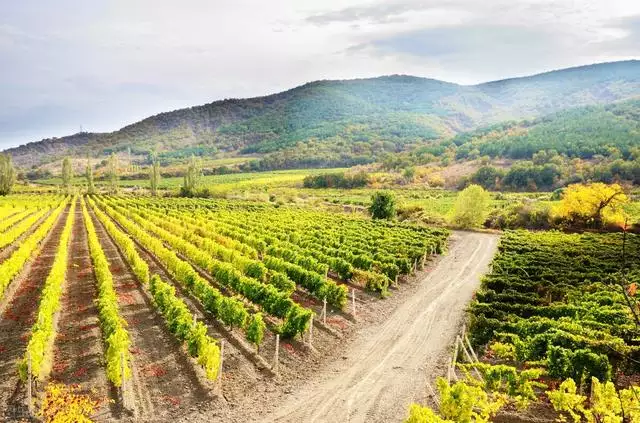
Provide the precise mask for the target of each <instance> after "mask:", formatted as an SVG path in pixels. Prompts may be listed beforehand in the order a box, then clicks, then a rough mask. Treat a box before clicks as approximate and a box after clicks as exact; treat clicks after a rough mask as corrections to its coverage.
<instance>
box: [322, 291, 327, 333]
mask: <svg viewBox="0 0 640 423" xmlns="http://www.w3.org/2000/svg"><path fill="white" fill-rule="evenodd" d="M322 324H323V325H325V326H326V324H327V297H324V298H323V299H322Z"/></svg>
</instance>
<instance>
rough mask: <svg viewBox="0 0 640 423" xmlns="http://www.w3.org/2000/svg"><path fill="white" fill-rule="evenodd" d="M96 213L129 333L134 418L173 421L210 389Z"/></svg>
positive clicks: (203, 398) (207, 396) (208, 399)
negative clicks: (166, 325) (155, 309)
mask: <svg viewBox="0 0 640 423" xmlns="http://www.w3.org/2000/svg"><path fill="white" fill-rule="evenodd" d="M91 214H92V215H93V213H91ZM92 219H93V223H94V225H95V227H96V233H97V235H98V238H99V239H100V243H101V245H102V249H103V251H104V253H105V255H106V256H107V260H108V261H109V268H110V270H111V274H112V275H113V280H114V287H115V289H116V292H117V294H118V300H119V301H118V304H119V307H120V314H121V315H122V317H123V318H124V319H125V320H126V322H127V329H128V331H129V335H130V337H131V347H130V351H131V353H132V354H133V370H134V375H133V387H132V388H131V390H132V391H133V397H134V398H135V415H134V416H133V418H132V420H134V421H136V422H139V421H149V422H151V421H171V420H172V419H173V418H174V417H175V416H180V415H183V414H185V412H188V411H189V410H190V408H192V407H195V406H196V405H198V404H199V403H202V402H207V403H208V402H211V401H212V400H213V397H212V395H211V394H210V389H209V387H208V386H206V385H203V383H202V382H201V378H200V377H199V375H198V374H197V373H196V371H195V367H194V363H193V361H192V360H191V359H190V358H189V357H188V354H187V352H186V350H185V349H184V348H183V347H182V346H181V345H180V344H179V343H178V341H177V340H176V339H175V337H174V336H173V335H172V334H171V333H169V332H168V330H167V329H166V327H165V324H164V321H163V319H162V317H161V316H160V315H159V314H157V313H156V312H155V311H154V307H153V305H152V303H151V298H150V295H149V294H148V292H147V291H146V290H145V288H144V287H143V286H142V285H141V284H140V283H139V281H138V280H137V278H136V277H135V275H134V274H133V272H132V271H131V269H130V267H129V266H128V264H127V263H126V261H125V259H124V258H123V256H122V255H121V253H120V251H119V249H118V247H117V246H116V244H115V243H114V242H113V240H112V239H111V237H110V236H109V234H108V233H107V232H106V230H105V229H104V227H103V226H102V224H101V223H100V221H99V220H98V219H96V218H95V217H92ZM130 386H131V385H130Z"/></svg>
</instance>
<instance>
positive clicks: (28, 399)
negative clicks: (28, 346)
mask: <svg viewBox="0 0 640 423" xmlns="http://www.w3.org/2000/svg"><path fill="white" fill-rule="evenodd" d="M27 408H28V409H29V415H30V416H32V415H33V402H32V396H31V352H29V351H27Z"/></svg>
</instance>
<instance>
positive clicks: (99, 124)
mask: <svg viewBox="0 0 640 423" xmlns="http://www.w3.org/2000/svg"><path fill="white" fill-rule="evenodd" d="M344 3H345V2H344V1H338V0H329V1H327V0H325V1H294V0H271V1H269V2H263V1H258V0H240V1H235V2H227V1H222V0H217V1H211V0H209V1H207V0H185V1H182V2H179V3H178V2H170V1H168V0H156V1H151V0H145V1H136V2H131V1H124V0H119V1H109V2H107V1H105V0H102V1H94V2H86V1H81V0H61V1H58V2H55V3H49V4H47V3H44V5H43V3H42V2H36V1H35V0H25V1H21V2H13V3H10V4H8V5H5V6H3V9H4V10H3V14H2V16H0V57H2V65H1V66H0V98H2V99H3V101H2V105H1V106H0V147H2V146H9V145H15V144H18V143H22V142H28V141H32V140H34V139H37V138H39V137H42V136H45V135H50V136H54V135H58V136H60V135H64V134H66V133H72V132H75V131H76V130H77V128H78V127H79V125H81V124H82V125H84V127H85V128H87V129H89V130H95V131H107V130H114V129H117V128H119V127H121V126H123V125H125V124H127V123H131V122H133V121H136V120H138V119H141V118H144V117H146V116H148V115H150V114H154V113H158V112H161V111H166V110H171V109H175V108H178V107H186V106H191V105H195V104H202V103H206V102H210V101H214V100H216V99H221V98H225V97H247V96H257V95H264V94H268V93H272V92H278V91H281V90H284V89H288V88H291V87H293V86H295V85H299V84H302V83H304V82H307V81H309V80H316V79H343V78H355V77H370V76H377V75H381V74H390V73H405V74H414V75H418V76H427V77H434V78H440V79H445V80H449V81H454V82H461V83H471V82H477V81H480V80H486V79H495V78H501V77H509V76H513V73H517V74H528V73H533V72H538V71H542V70H547V69H553V68H559V67H564V66H570V65H577V64H584V63H591V62H598V61H606V60H616V59H622V58H628V57H634V56H635V57H638V56H640V51H638V47H637V46H638V45H639V43H637V42H635V41H637V40H638V37H639V35H638V34H639V33H640V31H639V30H638V25H637V24H636V23H637V21H634V20H633V19H632V18H631V17H632V16H634V15H640V2H633V1H624V0H607V1H605V0H598V1H595V0H594V1H581V2H575V1H573V0H527V1H515V0H487V1H483V2H479V1H477V0H449V1H433V0H431V1H429V0H427V1H424V0H423V1H420V0H418V1H407V0H400V1H395V2H390V1H388V0H387V1H379V2H367V1H357V2H350V4H349V5H347V6H346V7H345V6H344Z"/></svg>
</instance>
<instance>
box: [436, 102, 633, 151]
mask: <svg viewBox="0 0 640 423" xmlns="http://www.w3.org/2000/svg"><path fill="white" fill-rule="evenodd" d="M451 142H452V143H453V144H455V146H456V158H459V159H461V158H462V159H463V158H467V157H468V156H470V155H473V156H477V155H480V156H485V155H486V156H490V157H506V158H512V159H530V158H532V157H533V155H534V154H535V153H537V152H539V151H542V150H555V151H556V152H557V153H559V154H563V155H566V156H567V157H578V158H583V159H590V158H592V157H593V156H595V155H602V156H611V155H621V156H622V157H623V158H628V157H629V156H630V155H631V150H632V149H633V148H638V147H639V146H640V100H629V101H625V102H621V103H614V104H609V105H604V106H588V107H581V108H575V109H569V110H564V111H561V112H557V113H554V114H551V115H547V116H544V117H541V118H537V119H533V120H525V121H519V122H513V121H511V122H505V123H500V124H497V125H493V126H490V127H487V128H483V129H480V130H476V131H472V132H466V133H463V134H459V135H457V136H456V137H454V138H453V139H452V140H451ZM443 144H444V145H450V144H447V143H443Z"/></svg>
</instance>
